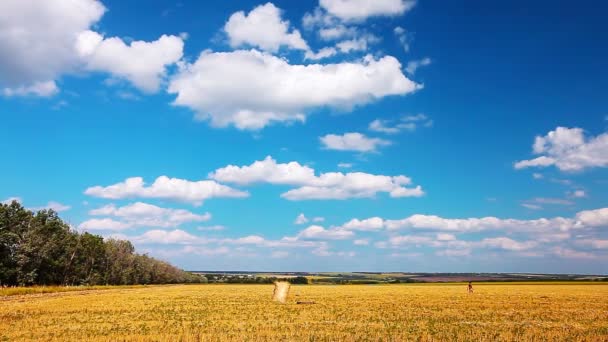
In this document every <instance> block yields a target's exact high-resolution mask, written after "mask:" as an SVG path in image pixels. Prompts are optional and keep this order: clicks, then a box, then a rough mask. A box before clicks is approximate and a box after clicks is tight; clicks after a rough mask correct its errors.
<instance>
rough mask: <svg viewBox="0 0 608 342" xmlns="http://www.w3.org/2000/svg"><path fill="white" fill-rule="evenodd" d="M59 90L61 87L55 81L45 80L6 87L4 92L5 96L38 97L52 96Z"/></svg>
mask: <svg viewBox="0 0 608 342" xmlns="http://www.w3.org/2000/svg"><path fill="white" fill-rule="evenodd" d="M0 63H1V61H0ZM58 92H59V88H57V85H56V84H55V81H45V82H40V81H37V82H34V83H33V84H31V85H28V86H19V87H16V88H8V87H7V88H4V89H3V90H2V93H3V94H4V96H7V97H12V96H38V97H50V96H53V95H56V94H57V93H58Z"/></svg>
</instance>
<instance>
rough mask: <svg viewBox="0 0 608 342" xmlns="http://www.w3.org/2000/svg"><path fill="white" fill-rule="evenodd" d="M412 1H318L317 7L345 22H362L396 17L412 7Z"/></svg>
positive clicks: (413, 2) (413, 3) (414, 2)
mask: <svg viewBox="0 0 608 342" xmlns="http://www.w3.org/2000/svg"><path fill="white" fill-rule="evenodd" d="M415 4H416V1H413V0H320V1H319V6H321V7H322V8H323V9H325V10H326V11H327V12H328V13H329V14H331V15H333V16H335V17H338V18H340V19H342V20H345V21H363V20H365V19H367V18H369V17H377V16H398V15H402V14H404V13H405V12H406V11H409V10H410V9H412V8H413V7H414V5H415Z"/></svg>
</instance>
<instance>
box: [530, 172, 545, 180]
mask: <svg viewBox="0 0 608 342" xmlns="http://www.w3.org/2000/svg"><path fill="white" fill-rule="evenodd" d="M532 178H534V179H543V178H544V176H543V175H542V174H541V173H537V172H535V173H533V174H532Z"/></svg>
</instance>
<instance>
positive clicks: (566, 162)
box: [514, 127, 608, 172]
mask: <svg viewBox="0 0 608 342" xmlns="http://www.w3.org/2000/svg"><path fill="white" fill-rule="evenodd" d="M532 152H533V153H534V154H536V155H540V156H539V157H536V158H534V159H529V160H522V161H518V162H516V163H515V164H514V166H515V169H523V168H528V167H548V166H555V167H557V168H558V169H559V170H561V171H567V172H573V171H582V170H585V169H590V168H596V167H608V133H602V134H600V135H597V136H595V137H587V136H585V133H584V131H583V130H582V129H581V128H567V127H557V128H556V129H555V130H553V131H551V132H549V133H547V134H546V135H545V136H537V137H536V139H535V140H534V145H533V146H532Z"/></svg>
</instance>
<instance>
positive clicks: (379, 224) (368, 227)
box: [342, 217, 384, 231]
mask: <svg viewBox="0 0 608 342" xmlns="http://www.w3.org/2000/svg"><path fill="white" fill-rule="evenodd" d="M342 228H343V229H346V230H361V231H375V230H380V229H382V228H384V220H383V219H382V218H380V217H372V218H368V219H365V220H359V219H352V220H350V221H348V222H346V223H345V224H343V225H342Z"/></svg>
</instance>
